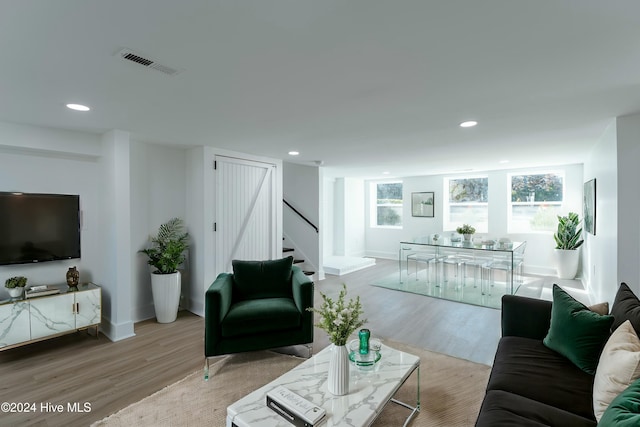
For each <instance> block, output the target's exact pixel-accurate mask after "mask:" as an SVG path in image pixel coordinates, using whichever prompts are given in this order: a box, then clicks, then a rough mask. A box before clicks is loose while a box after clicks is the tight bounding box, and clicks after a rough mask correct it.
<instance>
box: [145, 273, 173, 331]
mask: <svg viewBox="0 0 640 427" xmlns="http://www.w3.org/2000/svg"><path fill="white" fill-rule="evenodd" d="M151 291H152V292H153V305H154V306H155V309H156V319H157V320H158V323H171V322H174V321H175V320H176V317H177V316H178V306H179V304H180V272H179V271H177V272H175V273H171V274H153V273H152V274H151Z"/></svg>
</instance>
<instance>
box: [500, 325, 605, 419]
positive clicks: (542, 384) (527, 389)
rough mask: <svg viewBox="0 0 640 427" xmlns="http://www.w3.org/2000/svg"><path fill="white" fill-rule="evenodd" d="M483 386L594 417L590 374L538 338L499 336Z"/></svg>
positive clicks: (588, 417)
mask: <svg viewBox="0 0 640 427" xmlns="http://www.w3.org/2000/svg"><path fill="white" fill-rule="evenodd" d="M487 390H503V391H507V392H511V393H515V394H518V395H520V396H523V397H526V398H528V399H532V400H536V401H538V402H540V403H543V404H546V405H550V406H553V407H556V408H558V409H562V410H564V411H567V412H571V413H573V414H576V415H579V416H581V417H584V418H587V419H590V420H595V417H594V414H593V376H592V375H589V374H587V373H586V372H584V371H582V370H581V369H580V368H578V367H577V366H576V365H574V364H573V363H572V362H571V361H570V360H569V359H567V358H565V357H564V356H562V355H560V354H558V353H556V352H555V351H553V350H551V349H549V348H547V347H546V346H545V345H544V344H543V343H542V341H541V340H536V339H531V338H521V337H503V338H501V339H500V342H499V344H498V350H497V352H496V357H495V361H494V363H493V369H492V370H491V376H490V378H489V383H488V385H487Z"/></svg>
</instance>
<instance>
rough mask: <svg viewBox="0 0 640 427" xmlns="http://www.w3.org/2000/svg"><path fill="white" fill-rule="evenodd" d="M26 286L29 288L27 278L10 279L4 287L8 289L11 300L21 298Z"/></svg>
mask: <svg viewBox="0 0 640 427" xmlns="http://www.w3.org/2000/svg"><path fill="white" fill-rule="evenodd" d="M25 286H27V278H26V277H24V276H16V277H10V278H8V279H7V280H5V282H4V287H5V288H7V291H8V292H9V295H10V296H11V298H20V297H21V296H22V292H23V291H24V287H25Z"/></svg>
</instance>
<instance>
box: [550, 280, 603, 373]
mask: <svg viewBox="0 0 640 427" xmlns="http://www.w3.org/2000/svg"><path fill="white" fill-rule="evenodd" d="M611 323H613V316H608V315H607V316H603V315H600V314H598V313H595V312H593V311H591V310H589V308H588V307H587V306H585V305H584V304H582V303H581V302H579V301H576V300H575V299H574V298H573V297H572V296H571V295H569V294H568V293H566V292H565V291H563V290H562V289H561V288H560V286H558V285H553V306H552V307H551V326H550V327H549V333H548V334H547V336H546V337H545V338H544V340H543V343H544V345H546V346H547V347H549V348H550V349H552V350H555V351H557V352H558V353H560V354H561V355H563V356H564V357H566V358H567V359H569V360H570V361H572V362H573V363H574V364H575V365H576V366H577V367H578V368H580V369H582V370H583V371H585V372H586V373H588V374H591V375H594V374H595V373H596V367H597V366H598V359H599V358H600V352H601V351H602V348H603V347H604V344H605V343H606V341H607V339H608V338H609V334H610V332H609V331H610V329H611Z"/></svg>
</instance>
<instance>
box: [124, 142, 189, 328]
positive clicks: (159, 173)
mask: <svg viewBox="0 0 640 427" xmlns="http://www.w3.org/2000/svg"><path fill="white" fill-rule="evenodd" d="M131 165H132V168H131V203H130V205H131V218H132V220H131V245H132V246H131V253H132V256H133V258H134V266H133V270H134V273H133V281H132V286H131V296H130V297H131V301H132V310H133V314H132V317H133V321H134V322H138V321H140V320H144V319H149V318H153V317H154V316H155V311H154V307H153V296H152V294H151V276H150V274H149V273H150V266H149V265H148V263H147V261H148V258H147V256H146V255H144V254H141V253H139V251H140V250H141V249H144V248H146V247H148V245H149V237H150V236H155V235H156V234H157V232H158V228H159V226H160V225H161V224H163V223H165V222H167V221H168V220H169V219H171V218H174V217H178V218H182V219H183V220H184V221H185V225H186V227H187V231H189V232H191V230H190V227H189V225H190V224H189V223H188V222H187V220H186V218H185V213H186V209H185V205H186V195H185V191H184V190H185V188H186V185H187V184H186V182H187V180H186V171H187V150H186V149H184V148H172V147H164V146H159V145H155V144H148V143H144V142H133V143H132V144H131ZM188 261H189V258H188V257H187V262H186V263H185V266H184V267H185V268H181V273H182V299H181V301H180V306H181V307H183V308H188V304H189V294H190V291H189V283H190V277H189V274H190V269H189V264H188Z"/></svg>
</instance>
